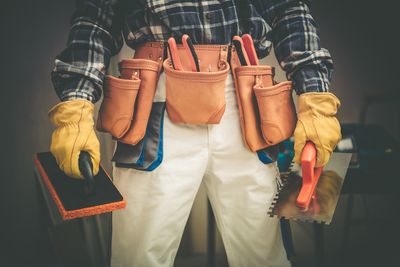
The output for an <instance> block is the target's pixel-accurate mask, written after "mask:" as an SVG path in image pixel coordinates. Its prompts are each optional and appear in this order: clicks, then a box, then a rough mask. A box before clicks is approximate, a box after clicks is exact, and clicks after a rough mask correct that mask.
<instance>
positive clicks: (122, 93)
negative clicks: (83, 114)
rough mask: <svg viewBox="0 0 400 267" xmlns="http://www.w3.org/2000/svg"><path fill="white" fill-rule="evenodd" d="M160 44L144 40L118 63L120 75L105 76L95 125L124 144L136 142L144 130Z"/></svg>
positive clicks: (154, 82) (160, 54) (161, 50)
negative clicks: (129, 57) (133, 51)
mask: <svg viewBox="0 0 400 267" xmlns="http://www.w3.org/2000/svg"><path fill="white" fill-rule="evenodd" d="M162 56H163V46H162V45H161V46H160V44H159V43H147V44H145V45H144V46H142V47H140V48H139V49H138V50H137V51H136V52H135V56H134V58H133V59H127V60H122V61H121V62H120V63H119V70H120V73H121V76H120V78H115V77H112V76H107V78H106V81H105V86H104V99H103V102H102V104H101V107H100V112H99V116H98V120H97V125H96V128H97V130H99V131H103V132H108V133H110V134H111V135H112V136H113V137H114V138H115V139H117V140H118V141H120V142H123V143H126V144H137V143H138V142H139V141H140V140H142V139H143V137H144V135H145V133H146V127H147V122H148V120H149V116H150V112H151V107H152V104H153V98H154V95H155V91H156V87H157V81H158V76H159V73H160V70H161V63H162V59H163V57H162Z"/></svg>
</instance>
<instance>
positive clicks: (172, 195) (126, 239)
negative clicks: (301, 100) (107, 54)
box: [111, 74, 290, 267]
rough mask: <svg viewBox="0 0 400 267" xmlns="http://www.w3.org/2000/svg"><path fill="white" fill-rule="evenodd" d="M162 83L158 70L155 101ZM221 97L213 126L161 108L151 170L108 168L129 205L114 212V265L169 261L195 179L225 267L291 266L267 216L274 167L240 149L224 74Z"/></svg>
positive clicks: (156, 265) (149, 266) (151, 266)
mask: <svg viewBox="0 0 400 267" xmlns="http://www.w3.org/2000/svg"><path fill="white" fill-rule="evenodd" d="M164 87H165V85H164V77H163V74H162V76H161V77H160V82H159V85H158V88H157V95H156V99H157V98H158V99H162V98H163V97H164V95H165V94H164V93H165V88H164ZM226 102H227V105H226V111H225V114H224V116H223V118H222V120H221V122H220V124H218V125H208V126H191V125H177V124H174V123H172V122H171V121H170V120H169V118H168V114H167V112H166V113H165V120H164V158H163V161H162V163H161V165H160V166H159V167H158V168H157V169H155V170H154V171H152V172H144V171H138V170H135V169H126V168H115V169H114V182H115V184H116V186H117V187H118V189H119V190H120V191H121V193H122V195H123V196H124V197H125V199H126V201H127V207H126V208H125V209H123V210H120V211H115V212H113V235H112V256H111V263H112V264H111V265H112V267H161V266H164V267H171V266H173V263H174V259H175V256H176V253H177V250H178V247H179V243H180V241H181V238H182V234H183V231H184V227H185V224H186V222H187V219H188V217H189V213H190V210H191V208H192V205H193V201H194V199H195V196H196V193H197V191H198V189H199V186H200V184H201V183H204V185H205V189H206V192H207V196H208V198H209V199H210V202H211V205H212V208H213V211H214V214H215V217H216V218H215V219H216V223H217V226H218V229H219V231H220V233H221V236H222V240H223V243H224V246H225V250H226V253H227V258H228V262H229V266H230V267H266V266H290V263H289V261H288V260H287V258H286V253H285V250H284V247H283V242H282V238H281V231H280V224H279V220H278V219H276V218H270V217H269V216H268V215H267V210H268V208H269V205H270V203H271V200H272V198H273V196H274V194H275V193H276V176H277V167H276V164H275V163H273V164H267V165H265V164H263V163H262V162H260V160H259V159H258V157H257V155H256V154H255V153H252V152H251V151H250V150H249V149H247V148H246V147H245V146H244V143H243V141H242V136H241V130H240V122H239V112H238V107H237V100H236V95H235V89H234V83H233V80H232V77H231V76H230V75H229V77H228V80H227V82H226ZM193 104H194V105H195V104H196V103H193Z"/></svg>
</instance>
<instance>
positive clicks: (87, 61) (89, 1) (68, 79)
mask: <svg viewBox="0 0 400 267" xmlns="http://www.w3.org/2000/svg"><path fill="white" fill-rule="evenodd" d="M114 2H115V1H107V0H81V1H77V7H76V11H75V13H74V14H73V16H72V18H71V28H70V32H69V37H68V42H67V47H66V49H65V50H63V51H62V52H61V53H60V54H59V55H58V56H57V57H56V59H55V68H54V70H53V71H52V73H51V76H52V82H53V85H54V88H55V90H56V93H57V95H58V96H59V98H60V99H61V100H62V101H66V100H72V99H86V100H89V101H91V102H93V103H95V102H96V101H97V100H99V98H100V97H101V92H102V87H103V80H104V77H105V72H106V70H107V68H108V65H109V62H110V58H111V56H113V55H115V54H117V53H118V52H119V50H120V49H121V47H122V44H123V39H122V34H121V23H120V21H121V15H120V14H119V13H118V11H117V10H118V6H117V5H115V3H114Z"/></svg>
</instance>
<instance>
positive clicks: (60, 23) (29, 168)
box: [0, 0, 399, 266]
mask: <svg viewBox="0 0 400 267" xmlns="http://www.w3.org/2000/svg"><path fill="white" fill-rule="evenodd" d="M314 2H315V3H314V6H313V8H312V13H313V15H314V17H315V18H316V20H317V22H318V25H319V29H320V36H321V39H322V43H323V46H324V47H326V48H328V49H329V50H330V51H331V53H332V55H333V57H334V60H335V68H336V71H335V74H334V81H333V84H332V88H333V89H334V92H335V93H336V94H337V95H338V96H339V98H340V99H341V100H342V108H341V111H340V113H339V117H340V118H341V119H342V121H345V122H354V121H357V120H358V113H359V109H360V106H361V103H362V100H363V98H364V97H365V96H366V95H367V94H370V93H381V92H385V93H386V94H388V93H393V94H395V93H397V92H398V91H399V85H398V81H397V80H398V78H397V77H398V74H397V69H398V67H396V65H397V62H398V61H397V62H396V60H398V56H396V53H397V49H398V48H397V43H396V42H395V41H394V40H395V39H396V37H395V34H397V33H398V29H396V28H395V27H396V23H395V20H396V19H397V17H398V15H396V14H395V13H396V9H395V8H394V4H390V3H392V2H393V1H389V0H382V1H379V2H376V1H373V2H369V1H362V0H356V1H338V0H327V1H314ZM73 5H74V3H73V1H60V0H52V1H50V0H42V1H24V2H17V1H9V2H7V4H4V3H3V6H2V8H1V9H0V12H1V16H0V19H1V23H0V25H1V33H2V37H1V44H0V46H1V49H0V51H1V54H2V56H1V58H0V59H1V63H0V67H1V72H0V73H1V78H2V79H1V81H2V84H1V86H2V90H1V93H2V96H1V105H0V106H1V123H2V125H3V126H2V128H1V129H2V130H1V139H0V140H1V142H2V143H3V145H2V147H3V148H4V149H3V151H2V153H1V154H2V157H1V171H2V174H1V184H0V188H1V193H0V200H1V202H0V203H1V224H2V227H1V244H2V246H4V248H2V249H0V253H1V254H3V253H4V254H5V255H4V256H7V257H3V255H2V256H1V257H0V259H1V261H0V262H2V263H3V262H4V261H3V259H4V258H6V259H12V261H13V263H12V264H10V265H9V266H25V265H26V266H35V265H39V263H40V260H41V259H43V258H44V257H45V256H46V255H47V254H48V251H49V248H48V247H46V240H45V239H44V237H45V233H44V232H43V230H41V228H40V218H39V216H38V201H37V195H36V191H35V190H36V189H35V181H34V176H33V163H32V155H33V154H34V153H35V152H37V151H44V150H48V146H49V140H50V136H51V130H52V127H51V126H50V124H49V123H48V118H47V110H48V109H49V107H50V106H52V105H53V104H55V103H56V102H57V101H58V100H57V97H56V95H55V93H54V92H53V89H52V86H51V82H50V71H51V69H52V68H53V60H54V56H55V55H56V54H57V53H59V52H60V51H61V49H62V48H63V47H64V46H65V42H66V39H67V33H68V28H69V17H70V15H71V14H72V12H73ZM395 57H397V58H395ZM393 99H396V101H397V103H398V99H399V98H398V94H397V95H395V96H394V98H393ZM370 121H379V122H382V123H383V124H385V125H386V126H387V128H388V129H389V130H390V132H391V133H392V134H394V135H396V136H397V137H398V134H399V128H398V127H399V124H398V122H399V114H398V109H396V108H392V107H391V106H390V105H384V107H382V106H380V107H379V108H373V109H372V110H371V117H370ZM5 266H6V265H5ZM7 266H8V265H7Z"/></svg>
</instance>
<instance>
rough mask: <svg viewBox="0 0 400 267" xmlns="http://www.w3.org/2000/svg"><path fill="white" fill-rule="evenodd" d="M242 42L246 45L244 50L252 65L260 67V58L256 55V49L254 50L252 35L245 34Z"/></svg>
mask: <svg viewBox="0 0 400 267" xmlns="http://www.w3.org/2000/svg"><path fill="white" fill-rule="evenodd" d="M242 41H243V45H244V49H245V50H246V53H247V56H248V57H249V61H250V64H251V65H258V64H259V62H258V57H257V53H256V49H255V48H254V42H253V38H252V37H251V35H250V34H247V33H246V34H243V35H242Z"/></svg>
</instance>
